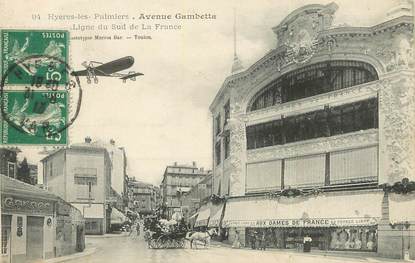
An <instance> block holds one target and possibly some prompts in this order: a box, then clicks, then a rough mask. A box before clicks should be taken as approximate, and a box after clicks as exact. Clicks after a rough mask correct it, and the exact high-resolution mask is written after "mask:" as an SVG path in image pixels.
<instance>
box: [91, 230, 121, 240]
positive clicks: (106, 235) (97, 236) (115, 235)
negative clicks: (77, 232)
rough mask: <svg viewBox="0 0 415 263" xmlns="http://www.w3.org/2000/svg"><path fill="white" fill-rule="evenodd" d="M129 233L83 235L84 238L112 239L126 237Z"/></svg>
mask: <svg viewBox="0 0 415 263" xmlns="http://www.w3.org/2000/svg"><path fill="white" fill-rule="evenodd" d="M128 234H129V232H121V233H119V234H112V233H111V234H104V235H85V238H86V239H88V238H113V237H126V236H128Z"/></svg>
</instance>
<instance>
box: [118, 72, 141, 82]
mask: <svg viewBox="0 0 415 263" xmlns="http://www.w3.org/2000/svg"><path fill="white" fill-rule="evenodd" d="M142 75H144V74H143V73H140V72H137V73H132V74H127V75H125V76H123V77H121V78H120V79H122V80H126V79H135V77H137V76H142Z"/></svg>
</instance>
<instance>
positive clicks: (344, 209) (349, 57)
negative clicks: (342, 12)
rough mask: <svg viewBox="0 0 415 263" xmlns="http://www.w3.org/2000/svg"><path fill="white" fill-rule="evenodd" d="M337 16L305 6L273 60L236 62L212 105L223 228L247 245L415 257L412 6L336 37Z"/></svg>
mask: <svg viewBox="0 0 415 263" xmlns="http://www.w3.org/2000/svg"><path fill="white" fill-rule="evenodd" d="M337 9H338V6H337V4H335V3H331V4H328V5H319V4H313V5H307V6H304V7H301V8H299V9H297V10H295V11H293V12H292V13H290V14H289V15H288V16H287V17H286V18H284V19H283V20H282V21H281V23H280V24H279V25H277V26H275V27H274V28H272V30H273V32H274V33H275V34H276V36H277V45H276V47H275V49H273V50H271V51H270V52H268V53H267V54H265V55H264V56H263V57H262V58H261V59H260V60H258V61H257V62H255V63H254V64H253V65H251V66H249V67H248V68H245V69H243V68H242V67H241V64H240V62H239V60H238V58H237V57H236V56H235V63H234V67H233V72H232V74H231V75H230V76H229V77H227V78H226V79H225V81H224V83H223V85H222V87H221V88H220V90H219V91H218V93H217V95H216V97H215V99H214V101H213V102H212V104H211V106H210V110H211V113H212V117H213V129H214V131H213V138H212V145H213V159H214V165H213V193H214V194H218V195H220V196H227V201H226V208H225V209H224V215H223V219H222V221H221V224H220V225H221V227H222V228H225V229H227V230H228V231H229V242H231V243H232V241H233V239H234V238H235V233H236V231H238V233H239V238H240V241H241V242H242V243H243V244H244V245H245V246H251V245H252V242H254V241H253V240H255V239H257V240H258V237H259V236H262V235H265V236H266V243H267V246H268V247H275V248H281V249H295V248H298V246H301V243H302V241H303V238H304V237H305V236H310V237H311V238H312V249H319V250H327V251H334V250H346V251H349V250H350V251H360V252H367V253H369V254H377V255H380V256H385V257H392V258H403V257H408V255H410V257H411V258H415V240H414V230H415V226H414V223H415V194H414V192H412V193H411V191H410V190H409V191H408V189H409V188H408V185H411V183H412V182H413V181H414V178H415V174H414V158H415V152H414V150H415V145H414V144H415V138H414V134H415V130H414V127H415V126H414V124H415V123H414V122H415V118H414V113H415V94H414V87H413V83H414V74H413V66H414V60H413V49H412V47H413V15H412V5H411V3H410V2H409V1H400V3H399V5H397V6H396V8H395V9H393V10H391V11H390V12H389V13H388V14H385V17H386V18H385V21H384V22H381V23H379V24H376V25H373V26H370V27H354V26H339V27H336V26H334V25H333V19H334V16H335V13H336V10H337ZM287 11H288V10H287ZM404 178H406V179H404ZM411 243H412V244H413V245H412V247H411Z"/></svg>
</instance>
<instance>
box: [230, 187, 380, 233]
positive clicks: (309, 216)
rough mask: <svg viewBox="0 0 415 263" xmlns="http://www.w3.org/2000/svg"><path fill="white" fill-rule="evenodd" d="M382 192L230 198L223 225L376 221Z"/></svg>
mask: <svg viewBox="0 0 415 263" xmlns="http://www.w3.org/2000/svg"><path fill="white" fill-rule="evenodd" d="M382 199H383V192H382V191H376V192H366V193H361V194H344V193H341V194H339V193H327V194H324V195H323V194H320V195H317V196H308V197H295V198H286V197H280V198H279V199H262V200H229V202H228V203H227V205H226V211H225V215H224V218H223V221H222V226H223V227H335V226H369V225H376V224H377V222H378V220H379V219H380V217H381V208H382Z"/></svg>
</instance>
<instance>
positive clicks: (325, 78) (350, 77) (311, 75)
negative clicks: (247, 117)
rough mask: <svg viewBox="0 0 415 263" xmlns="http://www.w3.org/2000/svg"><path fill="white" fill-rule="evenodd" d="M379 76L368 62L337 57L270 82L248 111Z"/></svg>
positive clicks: (349, 85)
mask: <svg viewBox="0 0 415 263" xmlns="http://www.w3.org/2000/svg"><path fill="white" fill-rule="evenodd" d="M377 79H378V74H377V73H376V70H375V69H374V68H373V66H371V65H370V64H368V63H364V62H359V61H343V60H334V61H326V62H320V63H316V64H313V65H309V66H306V67H303V68H300V69H297V70H294V71H291V72H289V73H287V74H285V75H283V76H281V77H279V78H278V79H276V80H274V81H272V82H271V83H269V84H268V85H267V86H266V87H265V88H263V89H262V90H261V91H259V92H258V93H257V95H255V96H254V100H253V101H252V103H251V104H250V107H249V108H248V111H255V110H259V109H263V108H267V107H270V106H273V105H276V104H280V103H285V102H289V101H294V100H298V99H302V98H306V97H311V96H315V95H318V94H322V93H327V92H330V91H334V90H338V89H344V88H348V87H352V86H355V85H359V84H362V83H366V82H370V81H374V80H377Z"/></svg>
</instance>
